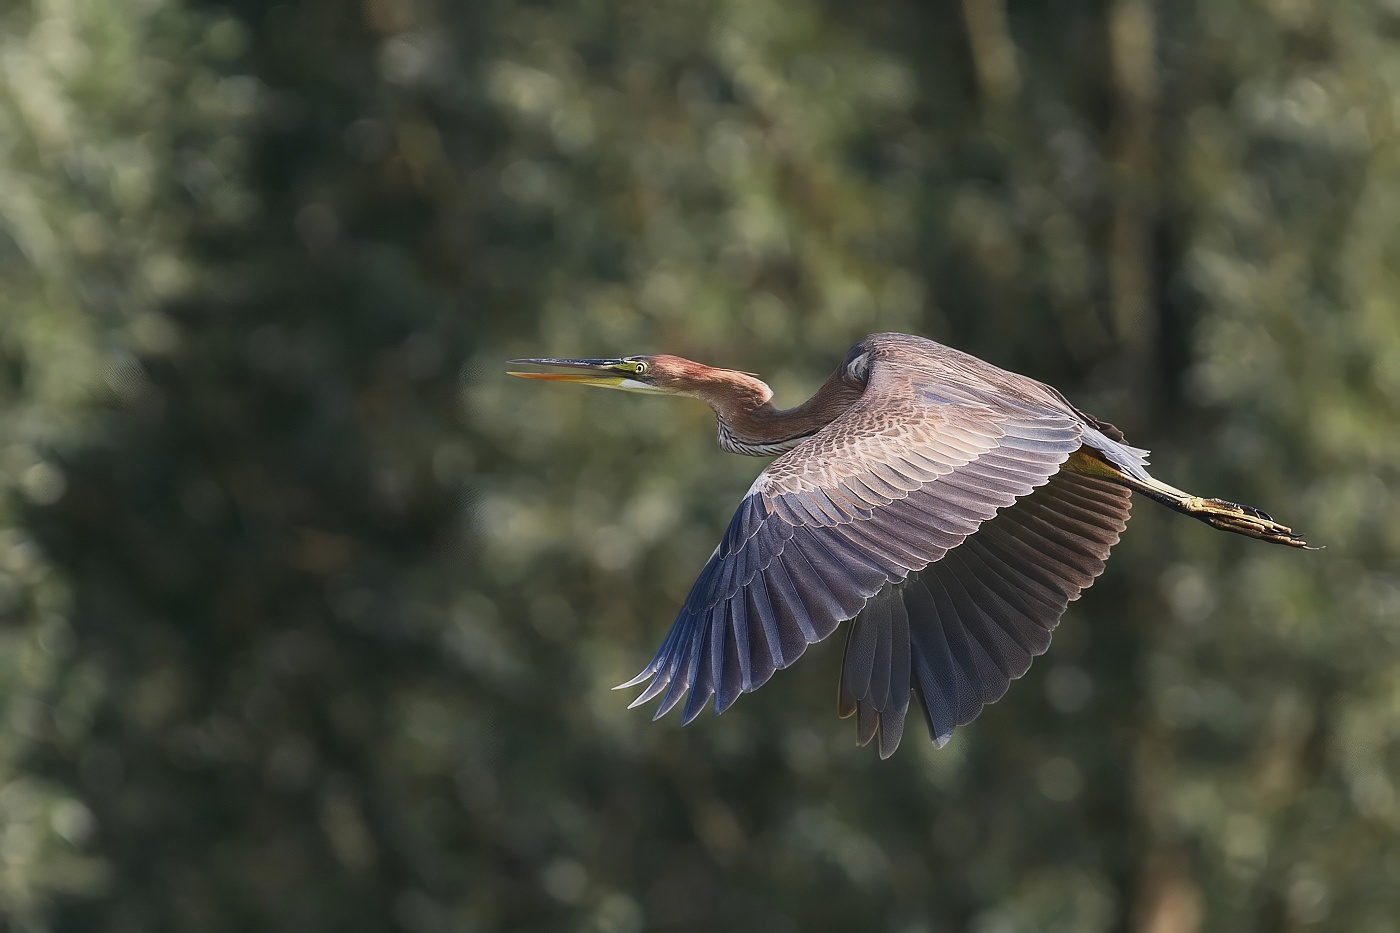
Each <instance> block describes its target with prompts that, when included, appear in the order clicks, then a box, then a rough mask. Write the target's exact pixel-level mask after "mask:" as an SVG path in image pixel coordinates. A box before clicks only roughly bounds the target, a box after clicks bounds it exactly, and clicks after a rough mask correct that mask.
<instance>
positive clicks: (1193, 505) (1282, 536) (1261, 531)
mask: <svg viewBox="0 0 1400 933" xmlns="http://www.w3.org/2000/svg"><path fill="white" fill-rule="evenodd" d="M1182 505H1183V506H1185V511H1186V513H1187V514H1188V515H1190V516H1191V517H1193V518H1197V519H1200V520H1201V521H1203V522H1205V523H1206V524H1207V525H1210V526H1211V527H1212V528H1219V529H1220V530H1221V531H1233V532H1234V533H1235V534H1240V535H1245V536H1247V537H1250V538H1257V539H1259V540H1260V541H1270V542H1273V543H1274V544H1286V545H1288V546H1289V547H1296V548H1305V549H1307V550H1310V551H1315V550H1317V548H1314V547H1311V546H1310V545H1309V544H1308V543H1307V542H1306V541H1304V540H1303V536H1302V535H1300V534H1298V533H1296V532H1295V531H1294V530H1293V529H1292V528H1289V527H1288V526H1287V525H1281V524H1279V523H1278V522H1276V521H1274V520H1273V518H1272V517H1270V515H1269V514H1268V513H1267V512H1265V511H1263V510H1262V509H1256V508H1252V507H1251V506H1247V505H1240V504H1239V503H1237V502H1228V501H1226V500H1224V499H1202V498H1199V497H1195V496H1193V497H1191V498H1189V499H1187V500H1186V501H1185V502H1183V503H1182Z"/></svg>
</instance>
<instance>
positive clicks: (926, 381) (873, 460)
mask: <svg viewBox="0 0 1400 933" xmlns="http://www.w3.org/2000/svg"><path fill="white" fill-rule="evenodd" d="M1086 427H1087V425H1085V424H1084V422H1083V421H1082V420H1081V419H1080V418H1078V417H1077V416H1076V415H1075V414H1074V413H1073V412H1072V411H1065V410H1062V409H1058V408H1055V407H1052V406H1050V405H1047V404H1042V403H1040V402H1039V401H1036V402H1023V401H1018V400H1015V399H1012V398H1010V397H1009V396H1007V395H1006V394H1005V393H982V392H977V391H974V390H970V389H968V388H966V387H960V386H957V385H952V384H948V383H946V382H944V381H941V380H939V379H938V377H937V376H936V375H935V374H931V373H929V372H926V371H923V370H921V369H918V368H914V367H906V366H903V365H900V364H898V363H895V362H891V361H888V360H881V359H877V360H876V361H875V362H873V363H872V365H871V370H870V376H869V381H868V383H867V386H866V390H865V392H864V394H862V395H861V397H860V398H859V399H858V400H857V401H856V403H855V404H854V405H852V406H851V408H849V409H848V410H847V411H846V412H845V413H844V414H842V415H841V416H840V417H838V418H837V419H836V420H835V421H833V422H832V423H831V424H829V425H827V427H826V428H824V429H822V430H821V431H820V432H818V433H817V434H815V435H814V436H813V437H812V438H811V439H810V440H809V441H806V442H804V443H803V444H801V445H800V446H798V447H796V448H794V449H793V450H791V451H789V452H788V453H786V454H784V455H783V456H782V457H780V458H778V459H777V460H776V461H774V462H773V463H772V464H770V465H769V467H768V468H767V469H766V470H764V472H763V473H762V474H761V475H760V476H759V478H758V480H757V481H756V482H755V483H754V485H753V487H752V488H751V489H750V490H749V492H748V494H747V495H746V496H745V497H744V500H743V502H741V503H740V505H739V509H738V511H737V512H736V513H735V515H734V518H733V520H732V521H731V522H730V524H729V529H728V531H726V532H725V535H724V539H723V540H722V541H721V542H720V545H719V547H718V548H717V549H716V550H715V553H714V554H713V555H712V556H711V557H710V560H709V562H708V563H706V565H705V568H704V570H703V571H701V573H700V576H699V578H698V579H697V580H696V582H695V585H694V587H693V588H692V589H691V592H690V595H689V596H688V597H687V598H686V601H685V603H684V605H683V606H682V607H681V610H680V613H679V615H678V616H677V618H676V621H675V623H674V624H673V625H672V627H671V630H670V632H669V633H668V634H667V636H666V639H665V641H664V642H663V643H662V646H661V649H660V651H658V652H657V654H656V657H655V658H653V659H652V661H651V663H650V664H648V665H647V667H646V668H645V669H644V670H643V671H642V672H641V673H640V674H639V675H638V676H637V677H635V678H633V679H632V680H631V681H629V682H628V683H626V684H623V685H622V686H624V687H626V686H635V685H638V684H641V683H643V682H646V681H650V683H648V684H647V687H646V689H645V690H644V691H643V692H642V694H641V695H640V696H639V697H638V698H637V700H636V701H635V702H634V703H633V705H634V706H635V705H637V704H640V703H644V702H646V701H648V700H650V699H652V698H654V697H657V696H661V697H662V699H661V703H660V706H659V708H658V710H657V713H656V715H657V717H658V718H659V717H660V716H662V715H664V714H665V713H667V712H668V711H669V710H671V709H672V708H673V707H675V706H676V705H677V704H678V703H679V702H680V701H681V699H682V698H684V697H686V694H687V692H688V693H689V699H688V700H687V702H686V705H685V710H684V714H683V717H684V720H685V721H686V722H689V721H690V720H691V719H693V718H694V717H695V716H697V715H699V713H700V711H701V709H703V707H704V705H705V703H706V701H707V700H708V699H709V698H710V697H711V696H713V697H714V698H715V710H716V711H717V712H723V711H724V710H725V709H727V708H728V707H729V706H730V704H732V703H733V702H734V701H735V700H736V699H737V698H738V696H739V694H741V693H747V692H749V691H752V690H756V689H757V688H758V687H760V686H762V685H763V684H764V683H765V682H766V681H767V680H768V678H769V677H771V676H772V675H773V672H774V670H776V669H778V668H784V667H787V666H788V665H789V664H792V663H793V661H795V660H796V659H797V658H798V657H799V656H800V655H801V654H802V652H803V651H805V650H806V647H807V646H808V645H809V644H813V643H815V642H818V641H821V640H822V639H824V638H826V637H827V636H829V635H830V634H831V633H832V632H833V631H835V629H836V627H837V625H838V624H839V623H841V622H843V621H845V620H847V619H851V618H854V617H855V616H856V615H857V614H858V613H860V611H861V610H862V609H863V608H864V607H865V606H866V604H867V602H868V601H869V600H870V599H871V598H872V597H874V596H876V595H877V594H878V593H880V592H881V591H882V590H883V589H885V588H886V587H888V586H890V585H891V584H897V583H900V582H902V581H905V580H906V579H908V578H909V577H910V575H911V574H916V573H918V572H919V571H922V570H924V569H925V568H927V567H928V566H929V565H931V564H935V562H937V561H939V560H940V559H942V558H944V555H946V554H948V553H949V552H950V551H951V550H952V549H954V548H956V547H957V546H958V545H960V544H961V543H962V542H963V540H964V539H965V538H967V537H968V536H969V535H971V534H972V533H973V532H974V531H976V530H977V529H978V527H979V526H981V525H982V523H983V522H986V521H987V520H988V519H990V518H991V517H992V516H993V515H995V514H996V513H997V511H998V510H999V509H1004V508H1006V507H1007V506H1010V505H1011V504H1012V503H1014V502H1015V501H1016V500H1017V499H1019V498H1021V497H1023V496H1026V495H1028V494H1029V493H1030V492H1031V491H1032V490H1033V489H1035V488H1037V487H1039V486H1043V485H1044V484H1045V483H1047V482H1048V481H1049V480H1050V478H1051V477H1052V476H1053V475H1055V473H1056V471H1057V470H1058V469H1059V466H1060V464H1061V463H1063V462H1064V461H1065V460H1066V459H1067V458H1068V457H1069V455H1070V454H1071V453H1072V452H1073V451H1074V450H1075V449H1076V448H1078V447H1079V445H1080V443H1081V440H1082V437H1083V432H1084V430H1085V429H1086ZM891 624H894V623H893V622H892V623H891ZM891 650H892V651H893V650H895V649H893V648H892V649H891ZM877 660H879V658H877ZM893 660H894V656H893V655H891V662H890V664H888V665H887V664H884V663H875V662H872V663H871V665H870V670H871V678H872V681H873V680H874V678H875V677H876V676H877V673H876V672H877V670H878V671H886V673H888V671H887V670H886V669H887V668H889V669H890V670H892V669H893V667H892V665H893ZM882 676H883V675H882ZM892 676H893V675H892ZM877 686H878V685H877ZM897 687H898V683H894V684H891V685H890V688H891V689H892V688H897ZM903 692H904V703H905V704H906V705H907V702H908V689H907V684H906V686H905V688H904V691H903Z"/></svg>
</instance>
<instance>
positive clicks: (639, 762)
mask: <svg viewBox="0 0 1400 933" xmlns="http://www.w3.org/2000/svg"><path fill="white" fill-rule="evenodd" d="M1397 94H1400V4H1397V3H1395V2H1393V0H1378V2H1360V0H1172V2H1166V0H1067V2H1057V3H1035V2H1029V0H864V2H861V3H854V4H853V3H840V2H830V0H576V2H549V0H471V2H446V0H306V2H301V3H285V4H277V3H272V2H265V0H228V2H226V3H223V4H221V5H218V4H209V3H199V2H190V3H181V2H177V0H0V704H2V708H0V915H2V916H3V918H2V919H0V928H2V929H4V930H15V931H113V933H116V931H132V933H136V931H247V930H267V931H298V933H305V931H337V933H355V931H382V930H403V931H409V933H438V931H441V933H447V931H459V930H460V931H496V930H501V931H554V930H561V931H599V933H639V931H644V930H648V931H649V930H663V931H665V930H675V931H712V930H735V931H748V930H754V931H758V930H763V931H806V930H841V931H848V930H872V931H876V930H878V931H885V930H888V931H894V933H920V931H925V933H931V931H945V930H948V931H951V930H973V931H977V933H1014V931H1045V930H1061V931H1088V933H1094V931H1127V930H1131V931H1142V933H1190V931H1196V930H1218V931H1239V930H1261V931H1276V930H1305V929H1318V930H1349V931H1353V930H1354V931H1366V933H1370V931H1376V933H1380V931H1387V930H1396V929H1400V881H1397V879H1400V834H1398V831H1400V799H1398V798H1397V789H1396V788H1397V782H1400V749H1397V739H1400V569H1397V568H1400V500H1397V495H1396V490H1397V479H1398V478H1400V234H1397V230H1396V227H1397V224H1400V107H1397V101H1400V97H1398V96H1397ZM882 330H903V331H911V332H914V333H920V334H924V335H926V336H929V337H932V338H935V339H938V340H941V341H943V342H946V343H950V344H953V345H956V346H959V347H961V348H963V349H966V350H969V351H971V352H973V353H976V354H978V355H979V356H982V357H984V358H986V359H988V360H991V361H993V362H996V363H998V364H1000V365H1002V366H1005V367H1007V368H1010V369H1014V370H1017V371H1020V372H1024V373H1027V374H1029V375H1032V376H1035V377H1038V378H1041V379H1043V380H1045V381H1048V382H1051V383H1053V384H1055V385H1057V386H1058V387H1060V388H1061V389H1063V390H1064V391H1065V392H1066V393H1067V394H1068V395H1069V396H1070V397H1071V398H1072V399H1074V400H1075V401H1076V402H1077V403H1078V404H1079V405H1080V406H1081V407H1084V408H1085V409H1087V410H1089V411H1092V412H1094V413H1095V414H1097V415H1099V416H1100V417H1103V418H1106V419H1109V420H1111V421H1114V422H1115V423H1117V424H1118V425H1119V426H1121V427H1122V428H1124V429H1125V430H1126V431H1127V432H1128V435H1129V437H1130V438H1131V439H1132V440H1134V441H1135V442H1136V443H1138V444H1140V445H1143V446H1148V447H1153V448H1155V449H1156V456H1155V459H1154V463H1155V464H1156V467H1157V471H1158V474H1159V475H1161V476H1162V477H1164V478H1165V479H1167V480H1169V481H1170V482H1172V483H1174V484H1176V485H1179V486H1183V487H1185V488H1188V489H1191V490H1192V491H1198V492H1201V493H1202V494H1205V495H1221V496H1226V497H1229V498H1232V499H1237V500H1239V501H1244V502H1250V503H1255V504H1258V505H1260V506H1262V507H1264V508H1267V509H1269V510H1270V511H1272V512H1273V513H1274V514H1275V515H1277V516H1279V517H1280V518H1281V519H1282V520H1284V521H1285V522H1287V523H1289V524H1292V525H1293V526H1294V527H1297V528H1300V529H1303V530H1304V531H1306V532H1307V534H1308V536H1309V539H1310V540H1312V541H1314V542H1316V543H1318V544H1324V545H1326V550H1323V551H1319V552H1316V553H1303V552H1298V551H1293V550H1287V549H1283V548H1271V547H1268V546H1265V545H1262V544H1260V543H1258V542H1253V541H1249V540H1247V539H1243V538H1237V537H1233V536H1226V535H1220V534H1217V533H1214V532H1212V531H1210V530H1209V529H1207V528H1206V527H1205V526H1203V525H1200V524H1198V523H1196V522H1191V521H1187V520H1185V519H1182V518H1180V517H1179V516H1176V515H1174V514H1171V513H1167V512H1165V511H1163V510H1160V509H1156V508H1155V507H1154V506H1152V505H1151V504H1150V503H1146V502H1140V503H1139V504H1138V507H1137V517H1136V518H1135V520H1134V521H1133V523H1132V525H1131V527H1130V528H1129V530H1128V533H1127V535H1126V537H1125V540H1124V541H1123V543H1122V544H1121V546H1120V547H1119V548H1118V549H1117V552H1116V556H1115V558H1114V560H1113V561H1112V562H1111V563H1110V564H1109V568H1108V571H1107V572H1106V573H1105V575H1104V576H1103V577H1102V578H1101V579H1100V581H1099V582H1098V584H1097V585H1096V586H1095V587H1094V588H1093V589H1092V590H1091V591H1090V592H1089V593H1088V594H1086V597H1085V598H1084V599H1082V600H1081V601H1080V602H1078V603H1075V604H1073V605H1072V607H1071V609H1070V611H1069V613H1068V614H1067V615H1066V617H1065V620H1064V622H1063V624H1062V625H1061V627H1060V631H1059V633H1058V635H1057V638H1056V641H1055V644H1054V646H1053V647H1052V648H1051V651H1050V653H1049V654H1048V655H1047V656H1046V657H1044V658H1042V659H1041V660H1040V661H1039V662H1038V663H1037V664H1036V665H1035V667H1034V668H1033V669H1032V670H1031V672H1030V674H1029V675H1028V676H1027V677H1026V678H1025V679H1024V680H1023V681H1021V682H1019V683H1017V684H1016V685H1014V687H1013V689H1012V690H1011V692H1010V694H1009V695H1008V697H1007V698H1006V699H1005V700H1003V701H1002V702H1001V703H999V704H997V705H996V706H994V707H992V708H990V709H989V710H988V711H987V712H986V713H984V714H983V716H982V717H981V718H980V719H979V720H978V721H977V722H976V723H975V724H974V725H972V726H971V727H968V728H964V729H961V730H959V732H958V733H957V735H956V736H955V738H954V739H953V741H952V743H951V744H950V745H949V746H948V747H947V748H944V749H943V750H941V751H935V750H934V749H933V748H932V747H931V746H930V745H929V744H928V743H927V742H926V740H925V738H924V735H923V730H922V728H921V726H920V725H919V724H917V723H914V724H912V725H911V731H910V733H909V735H908V736H907V737H906V741H905V743H904V746H903V747H902V748H901V749H900V750H899V753H898V754H897V755H896V756H895V757H894V758H892V759H891V760H889V761H886V762H880V761H879V760H878V759H877V757H876V755H875V753H874V751H873V750H872V749H869V748H867V749H857V748H856V747H855V745H854V741H853V729H852V727H851V724H850V723H848V722H840V721H838V720H837V719H836V717H835V716H834V712H835V699H836V697H835V694H836V690H835V679H836V672H837V668H838V654H839V645H837V646H833V645H831V644H828V645H822V646H818V647H816V648H814V649H813V650H811V651H809V652H808V654H807V656H806V657H804V659H803V660H802V663H800V664H799V665H797V666H796V667H795V668H792V669H790V670H788V671H786V672H784V673H782V674H780V675H779V676H777V677H776V678H775V679H774V680H773V682H772V683H770V684H769V685H768V686H767V687H765V688H764V690H763V691H762V692H761V693H759V694H757V695H755V696H752V697H746V698H744V699H743V700H742V701H741V702H740V703H739V704H738V705H737V706H736V707H735V708H734V709H733V710H731V711H730V712H729V713H727V714H726V715H725V716H724V717H722V718H720V719H715V718H714V717H711V716H706V717H704V718H702V719H701V720H699V721H698V722H697V723H696V724H694V725H692V726H691V727H689V728H686V729H684V730H682V729H680V728H679V726H678V724H677V721H676V719H675V718H674V717H673V718H671V719H668V720H665V721H663V722H661V723H652V722H650V721H649V718H648V716H647V715H646V714H645V713H644V712H641V711H633V712H630V713H629V712H627V711H626V710H625V708H624V707H625V705H626V701H627V700H628V698H629V697H628V696H627V695H624V694H620V693H612V692H610V690H609V687H610V686H611V685H613V684H615V683H618V682H620V681H622V680H624V679H626V678H627V677H629V676H630V675H631V674H633V673H635V671H636V670H638V669H639V668H640V667H641V666H642V665H643V664H644V663H645V662H646V661H647V660H648V659H649V658H650V656H651V654H652V652H653V650H654V649H655V648H656V646H657V644H658V643H659V641H660V638H661V637H662V635H663V633H664V631H665V630H666V628H667V626H668V625H669V623H670V621H671V617H672V613H673V612H674V610H675V608H676V606H677V605H678V604H679V602H680V600H681V599H682V597H683V596H684V594H685V592H686V590H687V588H688V586H689V584H690V582H691V580H692V579H693V577H694V575H695V573H696V571H697V569H698V568H699V567H700V566H701V564H702V563H703V561H704V559H705V557H706V556H707V555H708V554H709V552H710V549H711V548H712V547H713V545H714V543H715V541H716V540H717V539H718V536H719V534H720V532H721V530H722V528H723V527H724V525H725V524H726V522H727V520H728V517H729V514H730V511H731V509H732V507H733V505H734V504H735V503H736V502H737V500H738V498H739V496H740V495H741V493H742V491H743V490H744V489H745V488H746V487H747V486H748V484H749V482H750V480H751V478H752V476H753V475H754V473H755V472H756V471H757V470H758V469H759V468H760V466H761V462H760V461H755V460H751V459H747V458H738V457H731V456H727V455H723V454H721V453H719V452H718V451H717V450H716V449H715V443H714V437H713V421H712V419H711V418H710V416H709V414H708V412H706V411H705V410H704V409H703V407H702V406H698V405H694V404H689V403H682V402H674V401H672V402H667V401H665V400H658V399H648V398H641V397H637V396H627V395H621V394H606V393H600V392H593V391H587V390H579V389H569V388H556V387H549V386H542V385H538V384H527V383H524V382H519V381H516V380H507V379H506V378H505V377H504V376H503V371H504V369H505V366H504V360H505V359H506V358H508V357H513V356H524V355H546V354H550V355H570V356H609V355H624V354H634V353H646V352H659V351H666V352H672V353H679V354H682V355H687V356H690V357H692V358H696V359H700V360H703V361H706V362H711V363H715V364H719V365H726V366H730V367H733V368H738V369H745V370H752V371H755V372H759V373H761V374H763V375H764V376H765V377H766V378H768V379H769V381H770V382H771V383H772V384H773V386H774V387H775V388H776V390H777V392H778V395H779V401H780V402H786V403H789V404H791V403H793V402H795V401H797V400H800V399H801V398H804V397H805V396H806V394H807V393H809V392H810V391H812V390H813V389H814V388H815V387H816V386H817V385H818V384H819V382H820V381H821V380H822V379H823V378H824V377H825V376H826V374H827V373H829V372H830V371H831V369H832V368H833V367H834V366H835V365H836V364H837V363H838V362H839V361H840V359H841V358H842V355H843V354H844V352H845V349H846V348H847V347H848V346H849V345H850V344H852V343H853V342H855V341H856V340H857V339H859V338H860V337H861V336H863V335H865V334H867V333H870V332H874V331H882Z"/></svg>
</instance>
